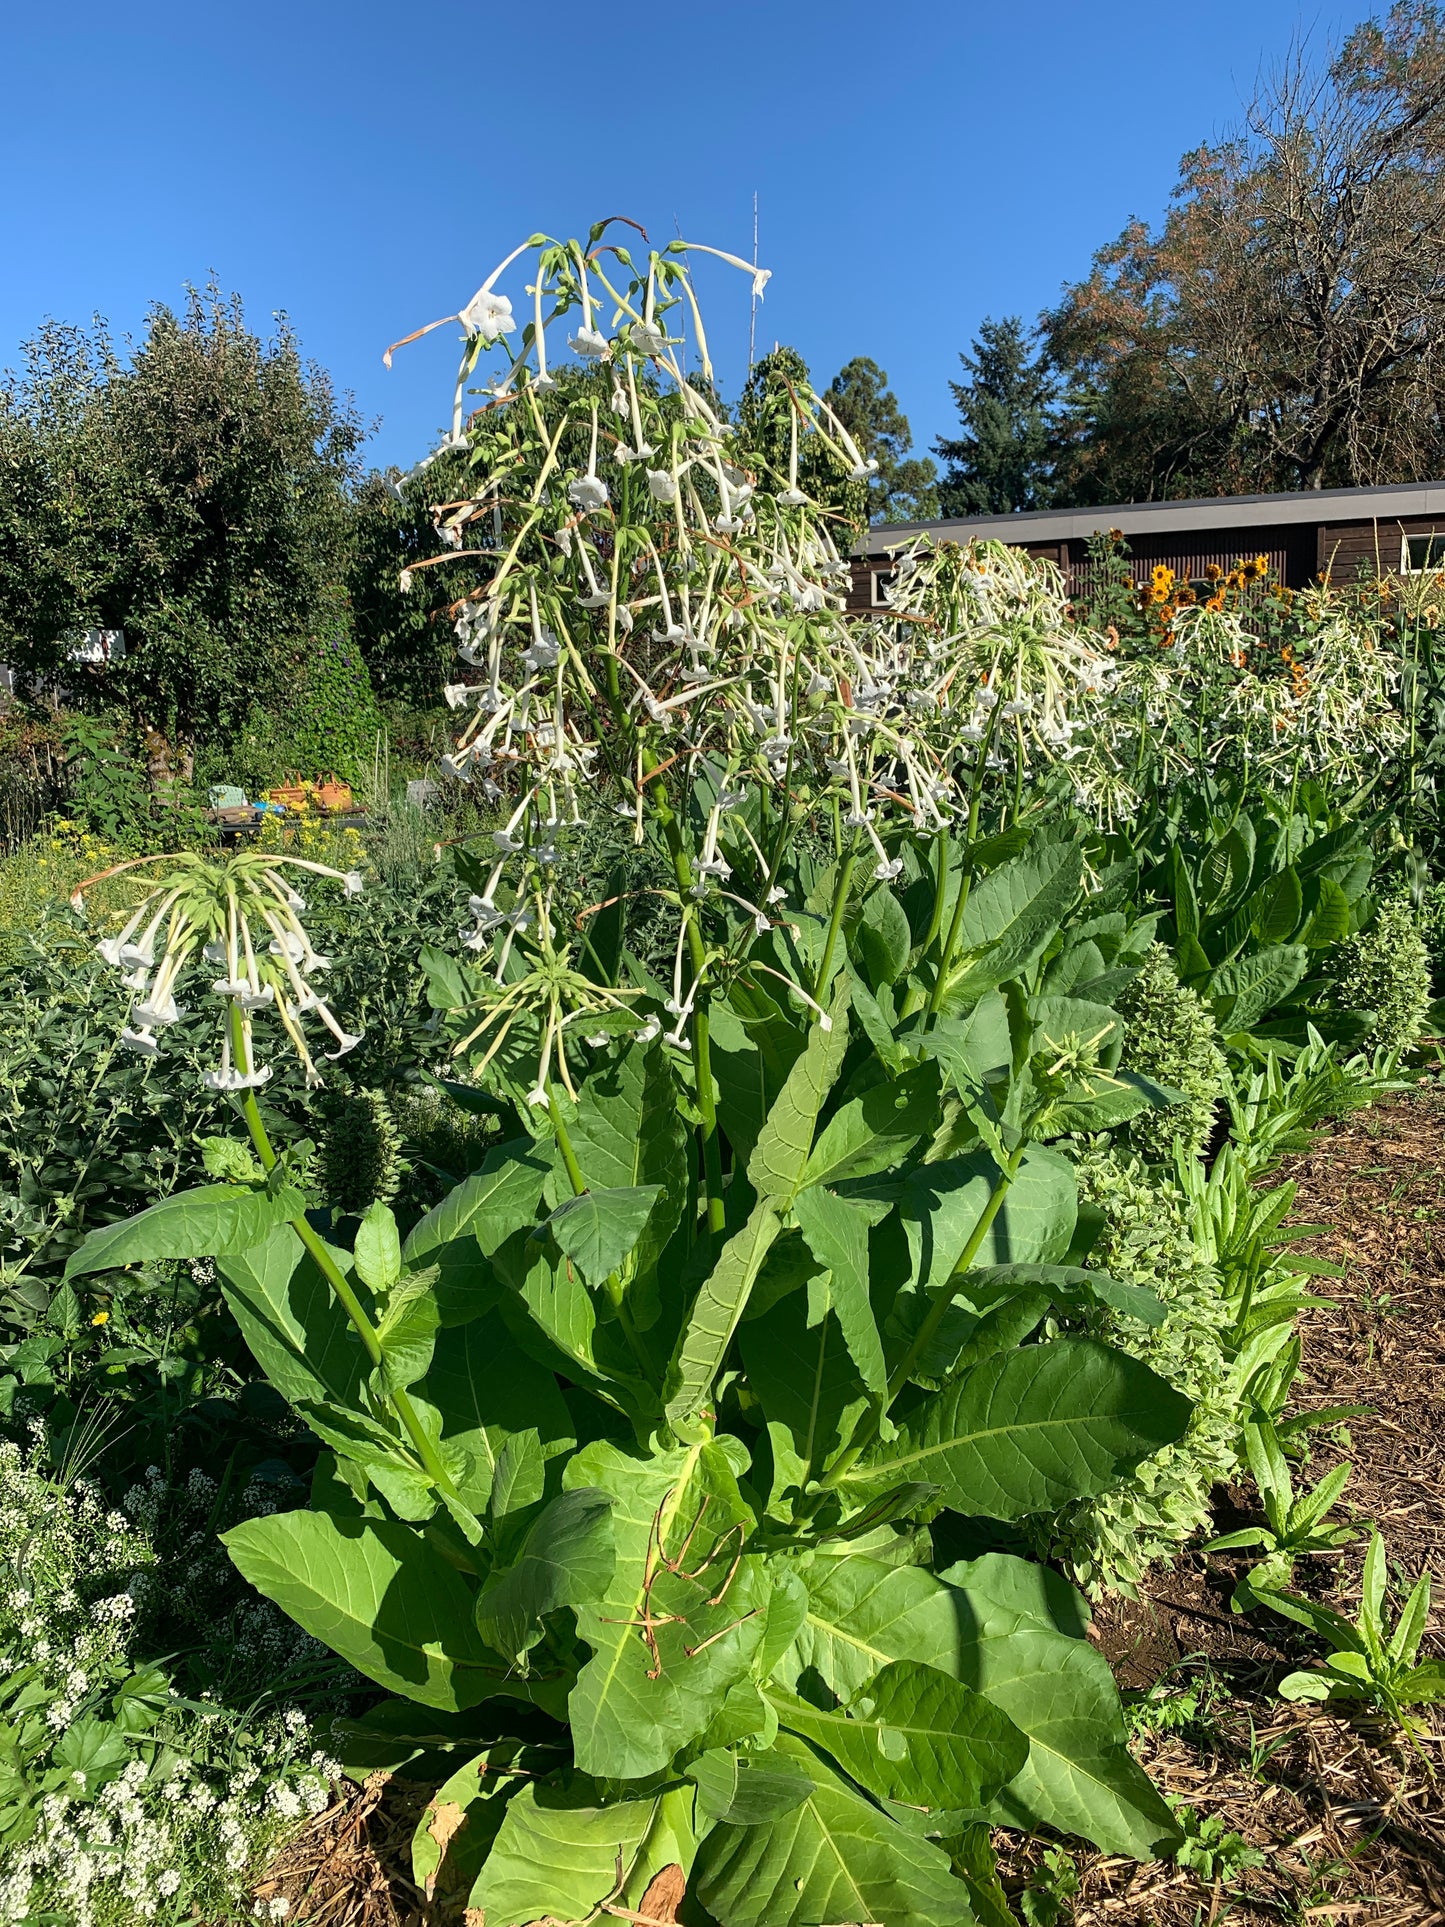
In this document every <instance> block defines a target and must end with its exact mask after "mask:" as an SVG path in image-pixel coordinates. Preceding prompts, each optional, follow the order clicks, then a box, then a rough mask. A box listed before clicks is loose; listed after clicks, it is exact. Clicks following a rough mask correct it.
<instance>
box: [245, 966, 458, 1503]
mask: <svg viewBox="0 0 1445 1927" xmlns="http://www.w3.org/2000/svg"><path fill="white" fill-rule="evenodd" d="M230 1022H231V1055H232V1057H233V1058H234V1059H235V1062H236V1068H237V1069H238V1070H240V1071H243V1072H245V1073H247V1074H248V1075H249V1073H250V1069H251V1054H250V1052H249V1050H248V1049H247V1047H246V1031H245V1026H244V1025H243V1024H242V1022H241V1013H240V1011H239V1009H238V1008H237V1007H236V1005H235V1004H234V1003H232V1005H231V1018H230ZM241 1115H242V1116H243V1117H244V1118H245V1120H246V1128H247V1130H248V1131H249V1132H250V1133H251V1142H252V1144H254V1145H255V1147H256V1155H257V1157H258V1158H259V1159H260V1160H261V1166H262V1169H263V1170H265V1171H268V1172H269V1171H272V1170H274V1169H275V1165H276V1153H275V1151H274V1150H273V1149H272V1148H271V1139H270V1137H269V1135H268V1133H267V1130H266V1126H265V1124H264V1122H263V1121H262V1118H261V1107H260V1106H259V1105H258V1104H257V1102H256V1093H255V1091H254V1090H248V1091H247V1092H246V1093H245V1095H244V1096H243V1097H242V1099H241ZM290 1225H291V1229H292V1230H293V1231H294V1232H295V1233H296V1236H297V1237H298V1238H299V1239H300V1240H301V1243H302V1245H303V1246H304V1247H305V1249H306V1250H307V1252H308V1253H309V1254H310V1256H311V1257H312V1258H313V1259H314V1260H315V1263H316V1268H317V1270H318V1271H319V1272H320V1273H321V1275H322V1277H323V1278H324V1279H325V1280H326V1282H327V1284H328V1285H330V1287H331V1289H332V1291H333V1292H334V1294H335V1296H336V1300H337V1303H338V1304H339V1305H340V1306H341V1308H342V1310H343V1311H344V1312H345V1313H346V1315H347V1317H348V1318H349V1319H350V1320H351V1322H352V1324H353V1325H354V1326H355V1327H356V1331H357V1335H358V1337H359V1338H360V1339H361V1343H362V1346H363V1348H364V1350H365V1352H366V1355H367V1357H368V1358H369V1359H370V1361H371V1364H372V1367H373V1369H375V1368H376V1367H377V1366H379V1365H380V1364H381V1362H382V1354H381V1339H380V1338H379V1337H378V1335H377V1330H376V1327H375V1325H373V1324H372V1322H371V1320H370V1319H369V1318H368V1317H367V1315H366V1312H365V1310H364V1309H363V1307H362V1304H361V1300H360V1299H359V1298H358V1297H357V1295H356V1293H355V1292H354V1291H353V1290H352V1288H351V1285H350V1283H349V1282H348V1280H347V1279H346V1277H345V1275H344V1274H343V1272H342V1270H341V1268H340V1266H339V1265H338V1264H337V1262H336V1260H335V1259H334V1258H333V1257H332V1255H331V1253H330V1252H329V1251H328V1250H327V1248H326V1241H325V1240H324V1239H323V1238H322V1237H320V1236H319V1235H318V1233H317V1232H316V1231H315V1230H314V1229H313V1228H312V1226H311V1225H310V1224H309V1223H308V1221H307V1220H306V1219H305V1218H292V1219H291V1220H290ZM389 1396H390V1399H391V1405H392V1410H393V1411H394V1412H395V1413H396V1416H397V1418H398V1419H399V1421H400V1422H401V1426H402V1429H403V1431H404V1432H405V1433H406V1435H407V1437H408V1438H409V1439H410V1440H411V1443H412V1447H413V1449H414V1450H415V1452H416V1455H417V1457H418V1458H419V1459H420V1460H421V1462H422V1464H423V1465H424V1466H425V1467H426V1471H427V1476H428V1477H429V1478H430V1479H432V1480H433V1481H434V1482H435V1483H436V1484H437V1485H439V1486H444V1487H445V1488H446V1490H447V1491H448V1492H450V1493H452V1494H453V1496H455V1493H456V1487H455V1486H454V1485H453V1483H452V1479H451V1475H450V1473H449V1472H448V1471H447V1469H446V1467H445V1466H444V1465H443V1464H442V1462H441V1457H440V1455H439V1454H438V1452H437V1449H436V1446H435V1445H434V1444H433V1443H432V1441H431V1440H430V1439H429V1438H428V1437H427V1435H426V1433H425V1432H424V1431H423V1429H422V1424H421V1421H420V1419H419V1418H418V1417H417V1415H416V1407H415V1406H414V1405H413V1404H412V1402H411V1400H410V1399H409V1398H408V1397H407V1395H406V1393H405V1392H404V1391H401V1390H399V1389H398V1390H395V1391H393V1392H391V1393H390V1394H389Z"/></svg>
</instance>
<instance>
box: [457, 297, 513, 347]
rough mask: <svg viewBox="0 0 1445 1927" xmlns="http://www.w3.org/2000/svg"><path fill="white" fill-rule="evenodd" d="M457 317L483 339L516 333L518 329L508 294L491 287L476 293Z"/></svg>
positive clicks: (470, 333) (463, 324)
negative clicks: (497, 292)
mask: <svg viewBox="0 0 1445 1927" xmlns="http://www.w3.org/2000/svg"><path fill="white" fill-rule="evenodd" d="M457 318H458V320H459V321H460V322H461V324H462V326H463V327H464V328H465V329H466V331H467V333H468V334H469V335H480V337H481V338H482V340H483V341H495V340H496V339H497V337H498V336H499V335H510V334H515V333H516V329H517V323H516V319H515V317H514V316H513V314H512V304H511V302H510V301H509V300H508V299H507V297H506V295H504V294H495V293H494V292H493V291H492V290H491V289H490V288H483V289H481V290H480V292H479V293H477V294H474V295H473V296H472V298H471V300H470V301H469V302H468V303H467V305H466V307H465V308H463V309H462V311H461V314H460V315H459V316H458V317H457Z"/></svg>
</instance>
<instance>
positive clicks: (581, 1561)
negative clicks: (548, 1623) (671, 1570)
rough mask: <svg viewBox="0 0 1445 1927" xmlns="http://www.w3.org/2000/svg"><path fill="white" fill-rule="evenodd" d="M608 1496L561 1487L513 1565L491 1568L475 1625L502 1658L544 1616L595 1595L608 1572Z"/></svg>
mask: <svg viewBox="0 0 1445 1927" xmlns="http://www.w3.org/2000/svg"><path fill="white" fill-rule="evenodd" d="M611 1513H612V1501H611V1499H610V1497H609V1496H608V1495H607V1494H606V1493H605V1492H596V1491H589V1490H587V1488H586V1487H574V1488H573V1489H572V1490H571V1491H568V1492H560V1493H558V1495H557V1497H556V1498H555V1499H553V1500H552V1502H551V1504H550V1505H547V1506H545V1507H544V1508H543V1510H542V1511H541V1512H540V1513H539V1514H538V1515H537V1517H536V1518H535V1519H534V1520H533V1521H532V1524H531V1525H530V1526H529V1528H528V1530H527V1536H526V1538H525V1539H524V1540H523V1541H522V1544H521V1546H520V1547H519V1548H518V1551H517V1556H516V1558H515V1559H513V1560H512V1562H511V1564H510V1565H508V1566H506V1567H504V1568H502V1569H501V1570H495V1569H494V1570H493V1572H492V1573H491V1575H490V1577H489V1578H488V1580H487V1582H486V1584H485V1585H484V1586H483V1587H482V1592H481V1597H480V1598H479V1599H478V1601H477V1628H478V1630H479V1631H480V1633H481V1635H482V1638H483V1639H484V1640H486V1642H487V1644H488V1645H489V1646H491V1647H493V1648H494V1649H495V1650H496V1651H497V1652H499V1653H501V1654H503V1655H504V1656H505V1657H506V1658H507V1659H513V1660H520V1659H521V1658H522V1655H523V1654H524V1653H526V1652H528V1651H530V1649H531V1648H532V1647H533V1646H535V1645H536V1643H537V1641H538V1640H539V1639H540V1638H541V1637H542V1633H543V1630H544V1629H543V1626H542V1620H543V1618H544V1617H545V1615H546V1614H548V1613H552V1612H556V1611H557V1610H558V1609H559V1608H560V1607H563V1606H580V1605H583V1604H584V1603H586V1602H588V1601H591V1600H594V1599H600V1598H601V1596H602V1594H603V1593H604V1592H605V1591H606V1590H607V1586H608V1584H609V1582H610V1580H611V1578H612V1573H613V1567H614V1564H615V1558H614V1553H613V1545H612V1519H611Z"/></svg>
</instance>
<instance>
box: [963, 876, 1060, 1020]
mask: <svg viewBox="0 0 1445 1927" xmlns="http://www.w3.org/2000/svg"><path fill="white" fill-rule="evenodd" d="M1082 875H1083V855H1082V852H1081V851H1080V849H1079V847H1078V845H1077V844H1074V843H1048V844H1044V845H1042V846H1040V845H1038V844H1035V846H1034V847H1033V848H1032V849H1031V850H1030V851H1029V853H1028V855H1027V856H1023V857H1018V858H1016V859H1015V860H1014V861H1013V862H1012V863H1005V864H1004V865H1003V867H1002V868H1001V869H998V870H995V871H993V872H992V873H991V874H990V875H989V876H986V877H984V878H983V880H982V882H980V883H978V884H976V885H975V886H974V888H973V889H972V891H971V892H970V894H969V899H968V902H967V903H966V904H965V906H964V911H963V919H962V922H961V924H960V927H959V949H960V955H961V956H962V957H963V958H964V963H963V967H962V968H961V969H957V970H955V972H954V975H953V978H952V981H951V982H950V984H949V987H948V997H949V1001H950V1003H951V1004H952V1005H954V1006H956V1004H957V1002H958V1001H959V1000H960V999H962V1000H965V1001H970V1002H971V1001H972V1000H973V999H975V998H977V997H980V996H982V994H983V993H984V991H986V990H991V989H992V988H993V987H994V986H995V985H997V984H1001V983H1004V982H1006V981H1007V980H1008V979H1009V978H1010V977H1016V976H1018V975H1019V974H1020V972H1022V971H1023V970H1025V969H1026V968H1027V967H1028V965H1029V964H1030V963H1031V962H1032V961H1033V959H1034V958H1035V957H1036V956H1037V955H1038V954H1039V952H1040V951H1041V950H1042V949H1043V948H1044V946H1045V944H1047V943H1048V941H1049V940H1050V938H1051V937H1052V936H1053V935H1054V933H1055V931H1056V930H1057V929H1058V927H1059V924H1060V923H1061V921H1062V920H1063V917H1064V913H1065V912H1066V911H1067V909H1068V908H1069V905H1070V904H1071V903H1072V902H1073V900H1074V898H1075V896H1076V895H1077V894H1078V889H1079V879H1080V877H1081V876H1082Z"/></svg>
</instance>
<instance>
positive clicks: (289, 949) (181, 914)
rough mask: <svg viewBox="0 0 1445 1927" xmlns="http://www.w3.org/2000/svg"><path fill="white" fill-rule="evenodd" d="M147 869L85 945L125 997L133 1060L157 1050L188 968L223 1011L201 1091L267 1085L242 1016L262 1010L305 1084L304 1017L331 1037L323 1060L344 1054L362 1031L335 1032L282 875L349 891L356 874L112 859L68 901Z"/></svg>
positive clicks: (311, 1064) (176, 1014)
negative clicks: (146, 883)
mask: <svg viewBox="0 0 1445 1927" xmlns="http://www.w3.org/2000/svg"><path fill="white" fill-rule="evenodd" d="M156 865H164V866H165V870H166V873H165V875H164V876H163V878H162V880H161V881H160V882H159V883H158V884H156V885H155V886H154V887H153V888H150V889H148V890H147V891H146V892H145V894H144V895H143V897H142V898H141V901H140V902H139V903H138V904H137V905H136V907H135V909H134V910H133V911H132V913H131V915H130V917H129V918H128V920H127V921H126V923H125V925H124V927H123V928H122V929H121V930H119V931H118V932H117V933H116V934H115V935H114V936H110V937H105V938H103V939H102V940H101V942H100V943H99V944H97V946H96V948H97V950H98V952H99V954H100V956H101V957H102V959H103V960H104V961H105V962H106V963H107V964H109V965H110V966H111V967H112V968H113V969H115V970H117V971H119V973H120V979H121V982H122V984H123V985H124V986H125V988H126V989H127V990H129V991H130V992H131V993H132V1004H131V1012H130V1021H129V1023H128V1024H127V1025H126V1027H125V1029H124V1030H123V1031H122V1032H121V1039H120V1041H121V1043H122V1044H123V1045H124V1046H125V1047H126V1049H128V1050H133V1051H138V1052H139V1053H140V1054H141V1055H142V1056H146V1057H154V1056H156V1055H157V1054H158V1053H159V1051H160V1040H159V1038H158V1037H157V1035H156V1033H157V1030H158V1029H161V1028H163V1027H164V1026H166V1025H168V1024H175V1023H179V1021H180V1019H181V1018H182V1017H183V1016H184V1015H185V1008H184V1006H182V1005H180V1004H178V1003H177V1002H176V991H177V989H178V988H179V987H180V985H181V982H182V978H183V976H184V974H185V973H186V971H187V969H188V968H189V967H191V966H193V965H199V966H201V968H202V970H203V972H204V974H205V976H206V977H207V978H208V979H209V981H208V982H207V983H206V985H205V988H206V991H207V993H208V994H209V995H211V996H212V997H215V998H217V999H219V1000H220V1008H221V1010H222V1012H223V1016H224V1021H223V1024H222V1030H221V1057H220V1062H219V1063H218V1064H217V1065H215V1066H214V1068H212V1069H211V1070H208V1071H206V1072H205V1073H204V1074H203V1076H204V1082H205V1085H206V1088H207V1089H208V1090H213V1091H220V1092H225V1093H228V1094H235V1093H239V1092H246V1091H251V1090H254V1089H256V1088H258V1087H259V1086H260V1085H263V1084H265V1083H267V1082H268V1081H269V1079H270V1077H271V1075H272V1071H271V1066H270V1065H265V1064H258V1063H257V1061H256V1053H255V1048H254V1038H253V1019H254V1017H255V1015H256V1013H257V1012H260V1011H267V1010H269V1011H270V1012H271V1013H272V1014H273V1015H274V1016H275V1017H276V1018H277V1019H279V1021H280V1024H281V1027H282V1029H283V1031H284V1032H285V1034H286V1036H287V1037H288V1039H289V1040H290V1042H291V1045H292V1047H293V1048H294V1049H295V1051H296V1054H297V1056H298V1057H299V1058H300V1060H301V1062H302V1064H303V1066H304V1067H305V1071H306V1080H307V1083H308V1084H314V1083H319V1082H320V1074H319V1072H318V1070H317V1067H316V1062H315V1059H314V1057H313V1056H312V1052H311V1047H310V1045H309V1044H308V1042H307V1039H306V1036H305V1033H304V1031H303V1029H302V1019H303V1018H304V1017H307V1016H314V1017H315V1018H317V1019H318V1021H319V1022H320V1023H321V1024H322V1025H323V1026H324V1028H325V1030H326V1031H327V1032H329V1033H330V1037H331V1039H332V1040H333V1041H334V1043H335V1046H336V1048H335V1049H334V1050H330V1051H327V1053H326V1055H327V1056H328V1057H330V1058H333V1059H335V1058H339V1057H343V1056H345V1054H346V1053H347V1052H348V1051H350V1050H354V1049H355V1047H356V1046H357V1045H358V1044H359V1043H360V1042H361V1037H360V1035H352V1034H351V1033H349V1032H348V1031H346V1030H345V1029H343V1027H342V1026H341V1024H340V1023H339V1022H338V1021H337V1018H336V1016H335V1014H334V1013H333V1011H332V1009H331V1007H330V1005H329V1004H328V1003H327V1001H326V999H325V998H324V997H323V996H321V995H320V993H319V992H318V991H317V989H316V987H315V982H314V979H315V978H316V976H317V975H318V974H319V973H320V972H323V971H325V970H326V969H327V968H328V960H327V959H326V958H325V957H323V956H321V955H319V954H318V952H317V951H316V949H315V948H314V946H313V945H312V942H311V939H310V937H309V936H308V935H307V934H306V929H305V926H304V925H303V924H302V922H301V919H300V916H299V914H298V913H299V912H300V911H302V910H304V909H305V908H306V901H305V899H304V897H302V895H301V894H300V892H299V891H298V890H297V889H296V888H295V887H294V884H293V882H292V880H291V873H294V872H305V873H308V874H310V875H313V876H318V877H323V878H327V879H329V880H331V881H333V882H336V883H339V884H340V885H341V887H342V890H343V892H344V893H345V895H346V896H347V897H354V896H358V895H360V893H361V890H362V888H363V880H362V877H361V874H360V872H359V871H356V870H347V871H342V870H334V869H332V868H331V867H330V866H329V865H328V864H325V863H314V862H311V861H310V860H308V859H305V858H301V857H290V856H276V855H274V854H271V853H269V852H261V851H243V852H241V853H239V854H236V855H232V856H228V857H206V856H201V855H198V854H197V853H196V852H194V851H181V852H179V853H177V854H175V855H167V856H155V857H139V858H136V859H134V860H133V861H131V862H128V863H120V864H115V865H113V866H112V867H111V868H110V869H108V870H106V871H104V872H102V873H101V875H99V876H95V877H91V878H88V879H87V880H86V881H85V882H84V883H82V884H81V885H79V887H78V888H77V890H76V892H75V895H74V897H73V898H72V902H73V904H74V906H75V908H76V909H77V910H82V911H83V909H84V907H85V892H86V891H87V890H88V889H90V888H91V887H93V886H94V885H96V884H99V883H101V882H104V881H105V880H106V879H108V878H111V877H115V876H120V875H125V874H133V873H136V872H138V871H143V870H148V869H153V868H154V867H155V866H156Z"/></svg>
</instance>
